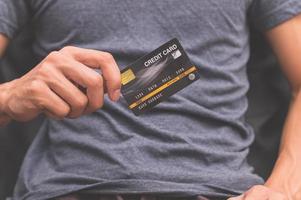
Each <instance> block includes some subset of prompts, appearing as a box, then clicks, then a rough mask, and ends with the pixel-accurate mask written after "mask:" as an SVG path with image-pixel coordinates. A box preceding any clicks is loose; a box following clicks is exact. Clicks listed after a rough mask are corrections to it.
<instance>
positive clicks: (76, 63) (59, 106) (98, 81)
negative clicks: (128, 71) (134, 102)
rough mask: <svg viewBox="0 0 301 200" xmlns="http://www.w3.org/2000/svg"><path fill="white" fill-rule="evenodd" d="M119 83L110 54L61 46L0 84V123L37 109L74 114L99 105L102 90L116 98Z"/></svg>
mask: <svg viewBox="0 0 301 200" xmlns="http://www.w3.org/2000/svg"><path fill="white" fill-rule="evenodd" d="M92 68H93V69H100V70H101V72H102V75H100V74H99V73H97V72H96V71H94V70H93V69H92ZM120 87H121V77H120V71H119V68H118V66H117V64H116V62H115V60H114V58H113V56H112V55H111V54H109V53H106V52H101V51H96V50H87V49H81V48H77V47H65V48H63V49H62V50H60V51H55V52H52V53H50V54H49V55H48V56H47V57H46V58H45V59H44V60H43V61H42V62H41V63H40V64H38V65H37V66H36V67H35V68H33V69H32V70H31V71H30V72H29V73H27V74H26V75H24V76H23V77H21V78H19V79H16V80H14V81H12V82H9V83H5V84H3V85H1V93H0V102H1V104H0V106H1V107H0V113H1V115H0V124H5V123H7V122H9V120H10V119H14V120H18V121H28V120H31V119H33V118H35V117H36V116H37V115H39V114H40V113H45V114H46V115H47V116H49V117H52V118H56V119H63V118H65V117H68V118H77V117H79V116H81V115H83V114H88V113H91V112H94V111H96V110H97V109H99V108H101V107H102V106H103V102H104V99H103V98H104V92H105V90H106V91H107V92H108V95H109V97H110V99H111V100H112V101H117V100H118V99H119V97H120Z"/></svg>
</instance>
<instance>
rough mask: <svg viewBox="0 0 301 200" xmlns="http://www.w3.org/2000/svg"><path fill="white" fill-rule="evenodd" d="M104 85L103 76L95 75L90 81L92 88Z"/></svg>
mask: <svg viewBox="0 0 301 200" xmlns="http://www.w3.org/2000/svg"><path fill="white" fill-rule="evenodd" d="M102 85H103V78H102V76H101V75H98V74H97V75H95V76H93V77H91V79H90V86H91V87H102Z"/></svg>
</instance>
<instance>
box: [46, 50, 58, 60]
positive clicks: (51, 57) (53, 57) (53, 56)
mask: <svg viewBox="0 0 301 200" xmlns="http://www.w3.org/2000/svg"><path fill="white" fill-rule="evenodd" d="M59 56H60V53H59V52H58V51H52V52H51V53H49V54H48V56H47V57H46V60H48V61H54V60H56V59H57V58H58V57H59Z"/></svg>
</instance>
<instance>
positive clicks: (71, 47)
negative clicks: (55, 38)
mask: <svg viewBox="0 0 301 200" xmlns="http://www.w3.org/2000/svg"><path fill="white" fill-rule="evenodd" d="M74 49H75V47H73V46H65V47H63V48H62V49H61V50H60V51H61V52H72V51H74Z"/></svg>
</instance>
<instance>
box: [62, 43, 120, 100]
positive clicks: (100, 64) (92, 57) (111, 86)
mask: <svg viewBox="0 0 301 200" xmlns="http://www.w3.org/2000/svg"><path fill="white" fill-rule="evenodd" d="M61 52H62V53H65V54H68V55H69V56H71V57H72V58H74V59H75V60H77V61H78V62H80V63H82V64H84V65H86V66H88V67H91V68H94V69H100V70H101V72H102V75H103V78H104V81H105V86H106V88H107V89H108V94H109V97H110V98H111V100H113V101H117V100H118V99H119V97H120V88H121V74H120V70H119V67H118V65H117V63H116V61H115V59H114V57H113V56H112V55H111V54H110V53H108V52H103V51H97V50H92V49H83V48H78V47H65V48H63V49H62V50H61Z"/></svg>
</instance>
